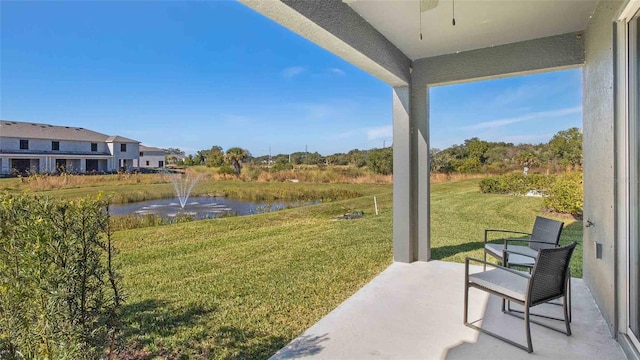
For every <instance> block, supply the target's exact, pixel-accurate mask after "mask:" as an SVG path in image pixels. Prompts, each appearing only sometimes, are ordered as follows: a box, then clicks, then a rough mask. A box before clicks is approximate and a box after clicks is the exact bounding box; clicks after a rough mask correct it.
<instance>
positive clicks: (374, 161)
mask: <svg viewBox="0 0 640 360" xmlns="http://www.w3.org/2000/svg"><path fill="white" fill-rule="evenodd" d="M367 165H368V166H369V169H371V171H373V172H374V173H376V174H382V175H389V174H392V173H393V148H390V147H388V148H383V149H374V150H371V151H370V152H369V158H368V159H367Z"/></svg>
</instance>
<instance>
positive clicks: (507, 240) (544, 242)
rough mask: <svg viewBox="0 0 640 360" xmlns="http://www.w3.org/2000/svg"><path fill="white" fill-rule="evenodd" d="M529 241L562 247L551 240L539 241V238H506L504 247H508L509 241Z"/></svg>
mask: <svg viewBox="0 0 640 360" xmlns="http://www.w3.org/2000/svg"><path fill="white" fill-rule="evenodd" d="M521 241H522V242H528V243H536V244H546V245H552V246H555V247H560V245H559V244H553V243H550V242H546V241H538V240H531V239H504V247H505V249H506V248H507V245H508V242H521Z"/></svg>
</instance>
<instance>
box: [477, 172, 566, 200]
mask: <svg viewBox="0 0 640 360" xmlns="http://www.w3.org/2000/svg"><path fill="white" fill-rule="evenodd" d="M555 179H556V176H555V175H541V174H530V175H524V174H509V175H501V176H493V177H488V178H484V179H482V180H481V181H480V191H481V192H483V193H493V194H516V195H524V194H526V193H527V192H529V191H531V190H535V191H538V192H540V193H542V194H546V193H547V192H548V190H549V188H550V186H551V184H553V183H554V182H555Z"/></svg>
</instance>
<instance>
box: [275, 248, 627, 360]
mask: <svg viewBox="0 0 640 360" xmlns="http://www.w3.org/2000/svg"><path fill="white" fill-rule="evenodd" d="M481 270H482V268H481V267H473V270H472V271H481ZM571 285H572V292H573V301H572V302H573V304H572V309H573V322H572V323H571V330H572V332H573V335H572V336H565V335H563V334H560V333H558V332H555V331H552V330H549V329H547V328H544V327H542V326H539V325H536V324H532V326H531V333H532V341H533V348H534V352H533V354H528V353H527V352H525V351H522V350H520V349H518V348H516V347H514V346H511V345H509V344H506V343H504V342H502V341H500V340H497V339H495V338H493V337H490V336H488V335H485V334H480V333H479V332H477V331H475V330H473V329H470V328H468V327H466V326H465V325H464V324H463V322H462V310H463V293H464V264H459V263H450V262H443V261H430V262H414V263H410V264H406V263H398V262H396V263H393V264H392V265H391V266H389V267H388V268H387V269H386V270H385V271H383V272H382V273H381V274H380V275H378V276H377V277H376V278H375V279H373V280H372V281H371V282H370V283H369V284H367V285H366V286H365V287H363V288H362V289H360V290H359V291H358V292H357V293H355V294H354V295H353V296H351V297H350V298H349V299H347V300H346V301H345V302H344V303H342V304H341V305H340V306H339V307H338V308H336V309H335V310H333V311H332V312H331V313H329V314H328V315H327V316H325V317H324V318H322V319H321V320H320V321H319V322H318V323H316V324H315V325H314V326H312V327H311V328H309V329H308V330H307V331H305V332H304V333H303V334H302V335H300V336H299V337H298V338H296V339H295V340H293V341H292V342H291V343H290V344H289V345H287V346H286V347H284V348H283V349H282V350H280V351H279V352H278V353H276V354H275V355H274V356H273V357H272V359H297V358H311V359H371V358H381V359H471V358H476V359H489V358H491V359H530V358H532V357H537V358H542V359H609V360H615V359H626V357H625V355H624V353H623V351H622V349H621V348H620V345H619V344H618V343H617V342H616V341H615V340H614V339H613V338H612V337H611V335H610V333H609V330H608V328H607V325H606V323H605V321H604V320H603V318H602V315H601V314H600V312H599V310H598V308H597V306H596V304H595V302H594V300H593V297H592V296H591V293H590V292H589V289H588V288H587V286H586V285H585V283H584V281H583V280H582V279H575V278H574V279H572V282H571ZM560 309H561V307H559V306H553V305H541V306H538V307H534V308H533V310H532V312H535V313H542V314H546V315H555V316H560V315H561V312H560ZM480 318H482V319H483V320H482V325H483V326H484V327H486V328H488V329H491V330H493V331H494V332H498V333H499V334H501V335H503V336H505V337H508V338H510V339H511V340H515V341H518V342H523V341H524V340H525V335H524V322H523V320H521V319H518V318H516V317H513V316H509V315H506V314H503V313H502V312H501V311H500V299H499V298H497V297H495V296H491V295H488V294H487V293H484V292H481V291H478V290H475V289H471V290H470V293H469V320H470V321H474V320H476V319H480ZM548 321H549V322H550V325H562V324H561V323H560V322H557V321H553V320H548ZM554 322H555V323H556V324H554Z"/></svg>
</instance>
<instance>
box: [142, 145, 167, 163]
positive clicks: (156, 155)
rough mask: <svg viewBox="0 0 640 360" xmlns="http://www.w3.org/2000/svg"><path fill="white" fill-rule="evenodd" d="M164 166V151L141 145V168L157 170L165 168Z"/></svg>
mask: <svg viewBox="0 0 640 360" xmlns="http://www.w3.org/2000/svg"><path fill="white" fill-rule="evenodd" d="M164 166H165V159H164V150H163V149H160V148H157V147H152V146H145V145H140V163H139V164H138V167H139V168H147V169H157V168H164Z"/></svg>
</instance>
